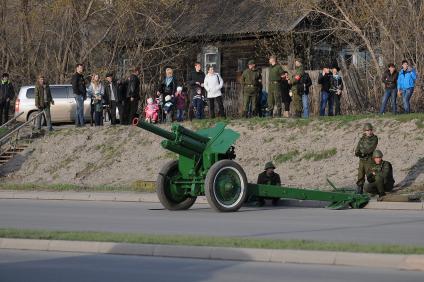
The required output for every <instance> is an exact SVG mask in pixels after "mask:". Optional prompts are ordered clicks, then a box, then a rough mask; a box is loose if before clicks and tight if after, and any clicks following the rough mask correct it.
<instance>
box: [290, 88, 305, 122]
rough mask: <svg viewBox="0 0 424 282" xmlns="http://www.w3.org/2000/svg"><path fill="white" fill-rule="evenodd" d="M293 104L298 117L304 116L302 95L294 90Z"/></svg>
mask: <svg viewBox="0 0 424 282" xmlns="http://www.w3.org/2000/svg"><path fill="white" fill-rule="evenodd" d="M292 105H293V109H294V113H295V116H296V117H301V116H302V111H303V106H302V96H300V95H298V94H297V92H293V97H292Z"/></svg>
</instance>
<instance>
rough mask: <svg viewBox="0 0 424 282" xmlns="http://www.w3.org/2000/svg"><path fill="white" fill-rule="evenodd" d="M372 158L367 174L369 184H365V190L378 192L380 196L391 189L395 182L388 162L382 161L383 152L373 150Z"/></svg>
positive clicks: (373, 192) (372, 192)
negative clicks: (372, 162)
mask: <svg viewBox="0 0 424 282" xmlns="http://www.w3.org/2000/svg"><path fill="white" fill-rule="evenodd" d="M372 159H373V161H374V164H373V165H371V167H370V169H369V173H368V175H367V178H368V182H369V184H367V185H366V186H365V192H367V193H370V194H374V195H375V194H378V195H379V196H380V197H381V196H384V195H386V192H391V191H392V190H393V185H394V184H395V180H394V179H393V168H392V164H391V163H390V162H388V161H383V153H382V152H381V151H380V150H375V151H374V153H373V154H372Z"/></svg>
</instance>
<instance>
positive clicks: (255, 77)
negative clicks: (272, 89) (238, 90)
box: [241, 69, 262, 88]
mask: <svg viewBox="0 0 424 282" xmlns="http://www.w3.org/2000/svg"><path fill="white" fill-rule="evenodd" d="M261 78H262V75H261V74H260V73H259V71H258V70H256V69H254V70H251V69H246V70H244V72H243V75H242V76H241V83H242V84H243V86H246V85H252V86H254V87H256V88H259V86H260V84H261Z"/></svg>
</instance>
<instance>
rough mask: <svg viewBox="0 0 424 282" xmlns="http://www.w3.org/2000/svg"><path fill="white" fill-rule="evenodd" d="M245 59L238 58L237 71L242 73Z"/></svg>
mask: <svg viewBox="0 0 424 282" xmlns="http://www.w3.org/2000/svg"><path fill="white" fill-rule="evenodd" d="M247 62H248V59H247V58H240V59H238V60H237V71H239V72H242V71H243V70H244V69H245V68H246V67H247Z"/></svg>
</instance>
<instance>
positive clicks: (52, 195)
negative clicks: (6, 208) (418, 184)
mask: <svg viewBox="0 0 424 282" xmlns="http://www.w3.org/2000/svg"><path fill="white" fill-rule="evenodd" d="M0 199H26V200H66V201H104V202H146V203H158V202H159V200H158V198H157V196H156V194H155V193H129V192H116V193H114V192H43V191H36V192H33V191H31V192H26V191H0ZM196 203H197V204H207V200H206V198H205V197H197V200H196ZM327 204H328V203H327V202H322V201H301V200H289V199H282V200H281V205H282V206H288V207H304V208H322V207H325V206H326V205H327ZM365 209H372V210H421V211H422V210H424V202H377V201H371V202H369V203H368V205H367V206H366V207H365Z"/></svg>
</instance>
